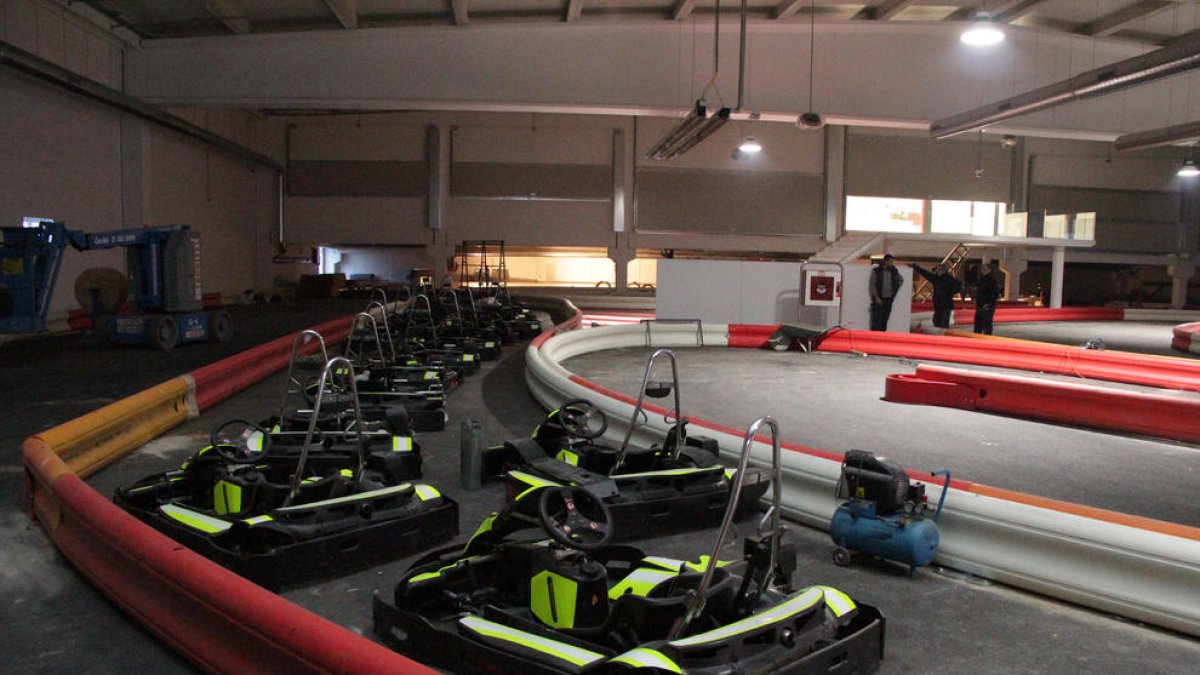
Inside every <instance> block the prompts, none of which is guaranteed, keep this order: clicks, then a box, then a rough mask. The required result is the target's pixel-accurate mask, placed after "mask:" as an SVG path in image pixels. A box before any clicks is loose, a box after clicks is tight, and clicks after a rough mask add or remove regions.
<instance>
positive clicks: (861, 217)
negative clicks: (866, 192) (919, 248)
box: [846, 196, 925, 234]
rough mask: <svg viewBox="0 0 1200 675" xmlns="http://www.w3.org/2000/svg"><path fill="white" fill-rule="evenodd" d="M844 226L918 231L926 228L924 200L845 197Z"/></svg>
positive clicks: (851, 228) (862, 229)
mask: <svg viewBox="0 0 1200 675" xmlns="http://www.w3.org/2000/svg"><path fill="white" fill-rule="evenodd" d="M846 229H847V230H857V231H865V232H904V233H908V234H920V233H921V232H923V231H925V200H923V199H902V198H899V197H852V196H847V197H846Z"/></svg>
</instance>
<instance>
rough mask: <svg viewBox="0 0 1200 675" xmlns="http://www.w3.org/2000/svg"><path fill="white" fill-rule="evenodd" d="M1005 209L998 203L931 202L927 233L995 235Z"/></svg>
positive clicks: (1002, 219) (939, 200) (936, 200)
mask: <svg viewBox="0 0 1200 675" xmlns="http://www.w3.org/2000/svg"><path fill="white" fill-rule="evenodd" d="M1006 211H1007V208H1006V206H1005V205H1004V204H1001V203H998V202H965V201H952V200H945V199H935V200H933V206H932V207H931V208H930V223H929V231H930V232H934V233H939V234H971V235H975V236H979V237H993V236H995V235H996V225H997V223H1001V222H1003V221H1004V214H1005V212H1006Z"/></svg>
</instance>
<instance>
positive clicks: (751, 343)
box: [728, 323, 779, 349]
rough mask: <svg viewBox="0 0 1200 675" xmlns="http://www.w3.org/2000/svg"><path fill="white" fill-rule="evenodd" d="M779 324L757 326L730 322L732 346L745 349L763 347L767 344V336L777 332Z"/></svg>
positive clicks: (730, 341) (730, 343) (730, 342)
mask: <svg viewBox="0 0 1200 675" xmlns="http://www.w3.org/2000/svg"><path fill="white" fill-rule="evenodd" d="M777 330H779V326H755V325H750V324H741V323H731V324H729V344H728V346H730V347H739V348H743V349H762V348H763V347H766V346H767V338H769V337H771V336H772V335H774V334H775V331H777Z"/></svg>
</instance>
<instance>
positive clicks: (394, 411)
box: [254, 330, 422, 480]
mask: <svg viewBox="0 0 1200 675" xmlns="http://www.w3.org/2000/svg"><path fill="white" fill-rule="evenodd" d="M310 343H312V344H315V345H316V346H317V347H318V350H317V351H316V353H315V354H312V355H309V356H305V355H302V354H301V351H302V350H303V349H305V348H306V347H307V345H309V344H310ZM328 362H329V355H328V352H327V351H326V349H325V340H324V339H323V338H322V337H321V335H320V334H319V333H317V332H316V331H312V330H305V331H301V332H300V333H297V335H296V338H295V339H294V340H293V341H292V354H291V358H290V359H289V361H288V370H287V378H286V379H285V380H284V388H283V397H282V400H281V401H280V404H279V412H278V413H276V414H275V415H272V416H271V417H269V418H267V419H266V420H264V421H263V422H262V423H261V424H260V425H258V426H259V427H260V428H261V429H266V430H268V431H267V432H266V433H265V434H264V435H263V436H262V437H261V438H256V439H254V441H255V442H256V443H264V442H265V443H268V444H269V446H270V447H271V448H272V452H273V454H286V453H287V452H289V451H290V452H292V453H293V454H296V453H298V452H299V450H300V447H301V446H302V445H303V444H304V441H305V439H306V438H307V437H308V436H309V426H310V425H312V426H313V427H314V430H313V432H312V434H313V435H312V445H313V447H314V448H319V449H320V451H321V452H324V453H326V454H329V453H337V452H342V453H356V452H358V432H359V431H361V434H362V435H363V436H365V437H366V440H367V443H368V446H369V454H368V458H369V462H370V463H374V464H383V465H385V466H386V472H387V473H388V475H389V476H391V477H392V478H394V479H396V480H403V479H409V478H420V477H421V463H422V459H421V446H420V444H419V443H418V442H417V440H416V439H415V438H414V437H413V433H412V429H411V428H410V424H409V421H408V414H407V412H406V411H405V410H404V408H402V407H400V406H379V405H369V406H362V405H359V397H358V396H356V395H354V394H351V393H350V392H348V391H338V390H337V389H338V387H337V384H338V382H339V381H341V382H345V381H346V379H348V378H344V377H343V378H330V380H328V382H331V383H332V385H331V388H332V389H333V391H326V392H325V396H324V397H323V398H322V401H321V411H320V414H314V413H315V412H316V411H315V410H314V408H313V405H312V404H313V402H314V401H315V389H316V386H317V385H316V380H314V381H313V382H310V383H307V384H306V383H305V382H303V381H301V379H300V378H301V375H300V373H302V372H304V371H306V370H307V371H311V370H313V369H317V370H318V375H319V371H320V369H322V368H324V367H325V366H326V365H327V364H328ZM317 379H319V378H317ZM355 379H356V380H357V379H358V378H355ZM356 386H357V382H356ZM355 393H356V394H357V392H355ZM314 420H315V425H314V422H313V421H314ZM358 425H361V426H358ZM292 461H293V462H294V458H293V460H292Z"/></svg>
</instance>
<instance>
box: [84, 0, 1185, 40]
mask: <svg viewBox="0 0 1200 675" xmlns="http://www.w3.org/2000/svg"><path fill="white" fill-rule="evenodd" d="M746 2H747V7H748V10H749V11H748V13H749V20H750V21H755V22H772V21H782V22H808V21H810V20H814V21H816V22H818V23H819V22H844V21H871V22H889V23H894V24H902V23H904V22H941V21H948V22H964V23H965V22H969V21H971V20H972V19H974V18H975V16H976V14H977V12H979V11H980V10H981V9H983V10H986V11H987V12H989V13H990V14H991V15H992V16H993V17H994V20H995V21H998V22H1000V23H1005V24H1010V25H1014V26H1020V27H1022V28H1024V29H1030V30H1037V31H1052V32H1056V33H1063V34H1069V35H1080V36H1087V37H1103V38H1108V39H1114V40H1120V41H1127V42H1134V43H1139V44H1145V45H1147V46H1158V45H1167V44H1171V43H1172V42H1173V41H1178V40H1181V39H1186V38H1190V37H1195V36H1196V35H1197V34H1198V33H1200V3H1197V2H1196V1H1194V0H1185V1H1179V0H991V1H987V2H962V1H954V0H882V1H880V2H865V3H864V2H855V1H854V0H746ZM69 4H83V5H87V6H89V7H91V8H93V9H95V10H97V11H99V12H101V13H102V14H103V15H105V16H106V17H108V18H109V20H111V21H112V23H113V26H112V27H113V28H124V29H127V30H129V31H132V32H133V33H134V34H136V35H138V36H139V37H141V38H142V39H144V40H160V39H170V38H182V37H198V36H216V35H235V34H263V33H282V32H295V31H345V30H359V29H368V28H377V27H392V26H438V27H442V26H452V25H457V26H462V27H463V28H464V29H467V30H469V29H470V27H471V26H479V25H488V24H496V23H514V22H524V23H534V22H536V23H552V22H560V23H569V22H583V23H590V24H604V23H609V24H613V25H614V27H615V26H617V25H619V24H620V23H621V22H623V21H640V22H645V21H653V20H661V21H688V20H709V19H711V17H712V14H713V11H714V9H715V7H716V6H717V5H718V4H720V7H721V12H722V16H723V17H724V16H726V15H728V17H729V18H728V20H731V21H732V20H735V19H736V17H737V14H738V12H739V11H740V8H741V3H740V2H739V1H738V0H723V1H720V2H719V3H718V0H69Z"/></svg>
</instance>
